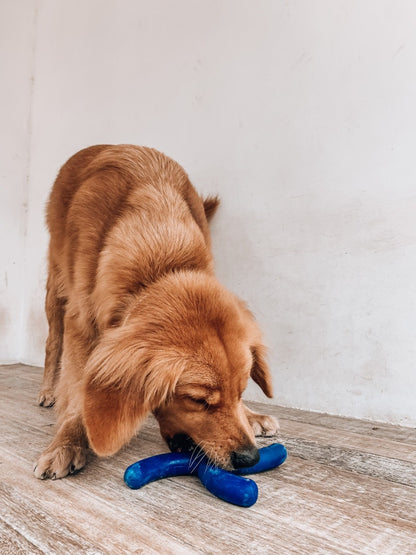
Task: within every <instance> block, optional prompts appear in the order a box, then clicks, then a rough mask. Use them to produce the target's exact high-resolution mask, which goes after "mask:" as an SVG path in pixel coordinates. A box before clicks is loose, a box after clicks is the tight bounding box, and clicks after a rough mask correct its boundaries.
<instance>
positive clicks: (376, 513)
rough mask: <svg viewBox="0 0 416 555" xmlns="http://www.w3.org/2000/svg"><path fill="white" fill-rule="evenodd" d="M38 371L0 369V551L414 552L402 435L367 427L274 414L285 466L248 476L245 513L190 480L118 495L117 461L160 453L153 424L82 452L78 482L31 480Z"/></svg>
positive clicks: (49, 422) (407, 455)
mask: <svg viewBox="0 0 416 555" xmlns="http://www.w3.org/2000/svg"><path fill="white" fill-rule="evenodd" d="M41 375H42V371H41V369H39V368H34V367H29V368H28V367H25V366H21V365H18V366H13V367H10V366H9V367H6V368H4V367H3V368H0V462H1V464H0V483H1V488H0V530H1V531H2V532H3V534H2V539H1V542H3V543H0V552H1V553H7V552H8V551H7V550H9V552H10V553H19V549H20V550H21V551H20V552H22V553H23V552H24V553H32V552H33V553H57V552H64V553H75V552H76V553H78V552H79V553H81V552H82V553H91V554H92V553H116V554H117V553H132V552H137V553H150V554H151V553H164V554H165V553H166V554H170V553H175V554H179V555H180V554H182V553H183V554H191V553H207V554H214V553H218V554H227V553H240V554H241V555H245V554H246V553H247V554H249V553H250V554H270V555H271V554H275V553H283V554H286V553H287V554H293V553H296V554H300V555H302V554H305V555H306V554H308V555H309V554H310V553H328V554H329V553H330V554H348V553H349V554H358V553H360V554H362V553H364V554H366V553H368V554H375V553H377V555H378V554H382V555H385V554H388V553H391V554H392V555H393V554H394V555H396V554H398V553H400V555H402V554H403V555H406V554H409V555H410V554H412V555H414V554H415V553H416V545H415V539H416V528H415V523H416V504H415V502H414V500H415V498H416V488H415V484H414V467H415V465H414V463H413V462H412V461H413V458H412V457H413V453H414V444H413V443H412V442H413V435H412V431H411V430H407V429H400V428H398V429H397V433H395V429H393V428H392V427H387V428H386V429H385V430H384V431H383V430H382V429H381V428H380V429H378V430H371V431H372V432H373V433H374V434H381V435H380V436H378V435H371V434H370V436H369V437H370V439H371V441H365V439H367V438H366V434H367V431H369V428H368V427H369V426H370V427H371V423H367V422H364V423H362V422H360V421H355V420H353V419H339V417H329V416H328V415H317V414H315V413H306V412H304V411H296V410H295V411H291V410H290V409H284V411H283V418H282V416H281V423H282V429H283V431H282V437H283V438H284V442H285V443H286V445H287V447H288V449H289V457H288V460H287V462H286V463H285V464H284V465H283V466H282V467H280V468H278V469H275V470H273V471H270V472H267V473H264V474H260V475H257V476H255V477H253V478H254V479H255V481H256V482H257V484H258V486H259V492H260V493H259V500H258V502H257V503H256V504H255V505H254V506H253V507H251V508H250V509H243V508H240V507H234V506H232V505H229V504H227V503H225V502H222V501H220V500H218V499H216V498H215V497H214V496H212V495H211V494H210V493H209V492H207V491H206V490H205V489H204V488H203V487H202V486H201V484H200V483H199V481H198V479H197V478H195V477H178V478H172V479H166V480H163V481H160V482H156V483H153V484H149V485H148V486H146V487H145V488H143V489H142V490H137V491H133V490H130V489H129V488H127V487H126V486H125V485H124V483H123V481H122V476H123V472H124V469H125V468H126V467H127V466H128V465H129V464H131V463H132V462H134V461H136V460H138V459H140V458H144V457H147V456H151V455H154V454H157V453H160V452H164V451H166V445H165V444H164V442H163V440H162V439H161V437H160V434H159V431H158V426H157V423H156V422H155V420H154V418H149V419H148V420H147V421H146V423H145V425H144V426H143V428H142V430H141V431H140V433H139V434H138V436H137V437H136V438H134V439H133V440H132V441H131V443H130V444H129V445H128V446H126V447H125V448H124V449H122V450H121V451H120V452H119V453H117V454H116V455H115V456H113V457H110V458H106V459H99V458H97V457H95V456H94V455H91V456H90V459H91V460H90V464H89V465H88V466H87V467H86V469H85V470H84V471H82V472H80V473H79V474H78V475H76V476H72V477H70V478H67V479H64V480H57V481H55V482H51V481H45V482H42V481H39V480H36V479H35V478H34V477H33V475H32V463H33V461H34V460H35V458H36V457H37V455H38V454H39V453H40V451H41V450H42V449H43V448H44V447H45V446H46V445H47V443H48V442H49V441H50V439H51V438H52V433H53V422H54V413H53V410H47V409H43V408H40V407H38V406H36V396H37V391H38V388H39V385H40V381H41ZM16 391H17V392H18V394H17V395H16ZM250 405H251V406H252V407H253V408H254V410H256V409H259V412H263V413H265V414H267V413H272V414H276V415H279V413H281V409H280V407H270V406H269V405H258V404H252V403H250ZM384 433H385V435H383V434H384ZM271 441H273V440H270V439H261V440H260V444H261V445H265V444H268V443H270V442H271ZM380 446H382V447H383V449H381V447H380ZM387 446H388V449H387ZM387 455H388V456H387ZM56 542H58V543H56ZM59 542H60V543H59ZM54 545H55V547H54ZM56 545H58V546H59V550H58V549H56Z"/></svg>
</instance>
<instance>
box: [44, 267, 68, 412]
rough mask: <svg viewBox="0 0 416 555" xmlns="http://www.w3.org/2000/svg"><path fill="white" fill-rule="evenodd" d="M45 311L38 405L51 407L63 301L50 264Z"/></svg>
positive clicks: (60, 349) (60, 341)
mask: <svg viewBox="0 0 416 555" xmlns="http://www.w3.org/2000/svg"><path fill="white" fill-rule="evenodd" d="M45 310H46V316H47V318H48V324H49V335H48V339H47V341H46V349H45V370H44V372H43V382H42V387H41V390H40V392H39V397H38V403H39V405H41V406H43V407H51V406H52V405H53V404H54V403H55V387H56V383H57V380H58V377H59V364H60V359H61V354H62V343H63V333H64V314H65V299H62V298H60V297H58V291H57V277H56V274H55V272H54V271H53V268H52V264H51V265H50V269H49V276H48V284H47V288H46V302H45Z"/></svg>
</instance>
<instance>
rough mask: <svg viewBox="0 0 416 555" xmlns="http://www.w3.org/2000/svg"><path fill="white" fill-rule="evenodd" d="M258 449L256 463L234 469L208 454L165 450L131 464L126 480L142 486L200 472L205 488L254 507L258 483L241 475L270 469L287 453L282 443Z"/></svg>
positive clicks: (130, 484)
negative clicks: (200, 455) (215, 461)
mask: <svg viewBox="0 0 416 555" xmlns="http://www.w3.org/2000/svg"><path fill="white" fill-rule="evenodd" d="M259 453H260V460H259V462H258V463H257V464H255V465H254V466H249V467H246V468H239V469H237V470H233V471H231V472H228V471H227V470H223V469H222V468H218V467H217V466H212V463H210V462H209V461H208V459H207V458H206V457H203V458H202V460H200V459H199V458H198V456H196V457H195V455H193V454H192V453H165V454H163V455H156V456H154V457H149V458H148V459H143V460H142V461H138V462H136V463H134V464H132V465H130V466H129V467H128V468H127V469H126V471H125V473H124V481H125V482H126V484H127V485H128V486H129V488H132V489H139V488H142V487H143V486H145V485H146V484H149V483H150V482H154V481H155V480H160V479H162V478H169V477H171V476H188V475H197V476H198V478H199V479H200V480H201V482H202V483H203V485H204V486H205V487H206V489H207V490H208V491H210V492H211V493H213V494H214V495H216V496H217V497H219V498H220V499H223V500H224V501H227V502H228V503H233V504H234V505H239V506H240V507H251V505H254V503H255V502H256V501H257V497H258V488H257V484H256V482H253V480H250V479H248V478H243V476H242V475H244V474H256V473H257V472H264V471H265V470H271V469H272V468H276V467H277V466H280V465H281V464H282V463H284V461H285V460H286V457H287V451H286V448H285V447H284V446H283V445H282V444H281V443H273V444H272V445H269V446H268V447H263V448H262V449H259Z"/></svg>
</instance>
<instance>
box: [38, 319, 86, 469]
mask: <svg viewBox="0 0 416 555" xmlns="http://www.w3.org/2000/svg"><path fill="white" fill-rule="evenodd" d="M64 325H65V335H64V345H63V351H62V363H61V370H60V374H59V382H58V384H57V386H56V409H57V413H58V424H57V431H56V434H55V437H54V439H53V440H52V442H51V444H50V445H49V447H48V448H47V449H46V450H45V451H44V452H43V453H42V455H41V456H40V458H39V460H38V463H37V465H36V467H35V476H36V477H37V478H41V479H45V478H52V479H55V478H63V477H64V476H66V475H67V474H73V473H75V472H77V471H78V470H80V469H81V468H82V467H83V466H84V465H85V463H86V453H87V449H88V439H87V434H86V431H85V427H84V424H83V421H82V405H81V403H82V394H81V391H82V372H83V369H84V367H85V364H86V362H87V359H88V356H89V352H90V347H89V345H90V342H89V340H88V339H86V338H85V336H83V335H82V334H81V333H80V332H79V330H78V329H77V328H76V326H75V325H74V322H73V321H72V322H71V318H70V316H69V315H68V313H67V314H66V315H65V322H64Z"/></svg>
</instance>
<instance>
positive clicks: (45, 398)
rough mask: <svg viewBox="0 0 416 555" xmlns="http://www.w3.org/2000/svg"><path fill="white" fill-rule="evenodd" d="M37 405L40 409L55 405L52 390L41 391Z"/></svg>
mask: <svg viewBox="0 0 416 555" xmlns="http://www.w3.org/2000/svg"><path fill="white" fill-rule="evenodd" d="M38 404H39V405H40V406H41V407H52V406H53V405H54V404H55V394H54V392H53V390H52V389H42V390H41V391H40V393H39V397H38Z"/></svg>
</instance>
